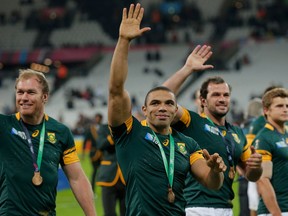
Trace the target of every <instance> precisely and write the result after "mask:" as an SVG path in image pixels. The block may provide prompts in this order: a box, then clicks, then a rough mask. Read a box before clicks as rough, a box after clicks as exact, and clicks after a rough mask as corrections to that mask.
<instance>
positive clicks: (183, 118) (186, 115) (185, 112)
mask: <svg viewBox="0 0 288 216" xmlns="http://www.w3.org/2000/svg"><path fill="white" fill-rule="evenodd" d="M180 121H181V122H182V123H183V124H185V126H186V127H188V126H189V125H190V122H191V116H190V113H189V111H188V110H187V109H186V108H183V114H182V116H181V118H180Z"/></svg>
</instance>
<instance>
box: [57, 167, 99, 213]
mask: <svg viewBox="0 0 288 216" xmlns="http://www.w3.org/2000/svg"><path fill="white" fill-rule="evenodd" d="M63 171H64V172H65V174H66V176H67V179H68V181H69V183H70V187H71V189H72V191H73V194H74V196H75V198H76V200H77V201H78V203H79V204H80V206H81V208H82V209H83V211H84V213H85V215H87V216H95V215H96V210H95V203H94V195H93V191H92V188H91V184H90V182H89V180H88V178H87V176H86V175H85V173H84V171H83V169H82V168H81V165H80V162H75V163H72V164H68V165H65V166H63Z"/></svg>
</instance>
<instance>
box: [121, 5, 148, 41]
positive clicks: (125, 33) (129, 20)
mask: <svg viewBox="0 0 288 216" xmlns="http://www.w3.org/2000/svg"><path fill="white" fill-rule="evenodd" d="M143 14H144V8H143V7H141V5H140V4H139V3H138V4H137V5H136V7H135V5H134V4H131V5H130V8H129V11H128V13H127V8H124V9H123V14H122V22H121V25H120V29H119V35H120V37H122V38H125V39H128V40H129V41H131V40H132V39H134V38H136V37H139V36H141V35H142V34H143V33H144V32H146V31H150V30H151V28H149V27H144V28H141V29H140V24H141V21H142V18H143Z"/></svg>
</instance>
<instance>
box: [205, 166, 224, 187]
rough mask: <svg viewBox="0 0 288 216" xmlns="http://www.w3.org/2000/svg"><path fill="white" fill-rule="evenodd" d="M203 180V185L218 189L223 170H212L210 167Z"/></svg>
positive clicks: (221, 180) (222, 178)
mask: <svg viewBox="0 0 288 216" xmlns="http://www.w3.org/2000/svg"><path fill="white" fill-rule="evenodd" d="M205 181H206V182H205V186H206V187H207V188H209V189H214V190H218V189H220V188H221V187H222V185H223V181H224V174H223V172H214V171H213V170H212V169H210V172H209V173H208V175H207V178H206V179H205Z"/></svg>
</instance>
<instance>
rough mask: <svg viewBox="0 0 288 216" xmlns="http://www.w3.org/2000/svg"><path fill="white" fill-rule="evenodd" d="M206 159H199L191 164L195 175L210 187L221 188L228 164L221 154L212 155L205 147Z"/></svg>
mask: <svg viewBox="0 0 288 216" xmlns="http://www.w3.org/2000/svg"><path fill="white" fill-rule="evenodd" d="M203 155H204V158H205V159H198V160H196V161H195V162H193V163H192V164H191V171H192V174H193V176H194V177H195V178H196V179H197V180H198V181H199V182H200V183H201V184H202V185H204V186H205V187H207V188H209V189H220V188H221V187H222V184H223V181H224V173H223V172H225V170H226V168H227V167H226V165H225V163H224V162H223V160H222V157H220V156H219V154H217V153H215V154H213V155H210V154H209V153H208V151H207V150H206V149H203Z"/></svg>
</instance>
